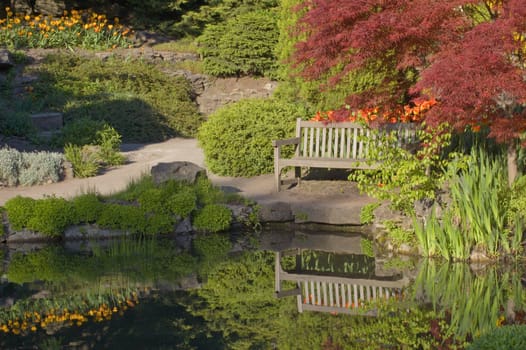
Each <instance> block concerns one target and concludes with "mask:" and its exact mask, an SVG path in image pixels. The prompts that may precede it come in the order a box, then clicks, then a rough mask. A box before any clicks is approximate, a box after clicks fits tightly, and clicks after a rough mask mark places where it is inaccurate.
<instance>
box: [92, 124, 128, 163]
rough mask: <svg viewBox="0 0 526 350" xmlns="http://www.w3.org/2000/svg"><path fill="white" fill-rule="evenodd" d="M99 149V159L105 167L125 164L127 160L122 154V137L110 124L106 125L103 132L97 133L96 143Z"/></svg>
mask: <svg viewBox="0 0 526 350" xmlns="http://www.w3.org/2000/svg"><path fill="white" fill-rule="evenodd" d="M95 144H96V145H97V146H99V147H100V149H99V157H100V160H101V161H102V163H104V164H105V165H110V166H113V165H121V164H124V161H125V158H124V156H123V155H122V154H121V153H120V146H121V135H119V133H118V132H117V130H115V129H114V128H113V127H111V126H110V125H108V124H104V126H103V128H102V130H99V131H98V132H97V140H96V142H95Z"/></svg>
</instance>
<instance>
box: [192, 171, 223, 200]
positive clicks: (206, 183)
mask: <svg viewBox="0 0 526 350" xmlns="http://www.w3.org/2000/svg"><path fill="white" fill-rule="evenodd" d="M194 190H195V193H196V195H197V203H198V204H199V205H201V206H204V205H207V204H215V203H222V202H223V200H224V197H225V194H224V193H223V191H221V190H220V189H219V188H218V187H216V186H214V184H212V182H211V181H210V180H209V179H208V178H206V177H200V178H198V179H197V181H196V183H195V184H194Z"/></svg>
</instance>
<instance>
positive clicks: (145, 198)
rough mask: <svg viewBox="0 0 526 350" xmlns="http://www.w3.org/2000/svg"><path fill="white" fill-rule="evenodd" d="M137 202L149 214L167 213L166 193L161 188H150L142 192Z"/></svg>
mask: <svg viewBox="0 0 526 350" xmlns="http://www.w3.org/2000/svg"><path fill="white" fill-rule="evenodd" d="M137 201H138V202H139V204H140V205H141V208H142V209H143V210H144V211H145V212H147V213H167V212H168V210H169V208H167V198H166V193H165V192H164V191H163V190H162V189H160V188H150V189H148V190H146V191H144V192H142V193H141V194H140V195H139V197H138V198H137Z"/></svg>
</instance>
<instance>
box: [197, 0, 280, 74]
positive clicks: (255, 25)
mask: <svg viewBox="0 0 526 350" xmlns="http://www.w3.org/2000/svg"><path fill="white" fill-rule="evenodd" d="M278 37H279V32H278V27H277V22H276V17H275V15H274V13H273V12H272V11H268V10H258V11H253V12H248V13H244V14H239V15H238V16H235V17H231V18H229V19H227V20H226V21H224V22H220V23H218V24H215V25H209V26H207V27H206V28H205V30H204V31H203V34H202V35H201V36H200V37H199V38H198V41H199V43H200V46H199V53H200V54H201V56H202V57H203V68H204V71H205V73H207V74H210V75H213V76H238V75H265V76H270V77H272V76H274V75H275V74H276V73H275V72H276V68H277V59H276V56H275V54H274V47H275V45H276V43H277V42H278Z"/></svg>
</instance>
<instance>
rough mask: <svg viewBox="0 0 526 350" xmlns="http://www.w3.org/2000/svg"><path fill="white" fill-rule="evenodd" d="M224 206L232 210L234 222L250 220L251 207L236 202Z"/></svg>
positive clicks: (241, 222) (240, 222) (242, 222)
mask: <svg viewBox="0 0 526 350" xmlns="http://www.w3.org/2000/svg"><path fill="white" fill-rule="evenodd" d="M226 207H227V208H228V209H230V211H231V212H232V218H233V219H234V223H239V224H245V223H247V222H249V221H250V214H252V208H250V207H247V206H245V205H238V204H229V205H227V206H226Z"/></svg>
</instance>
